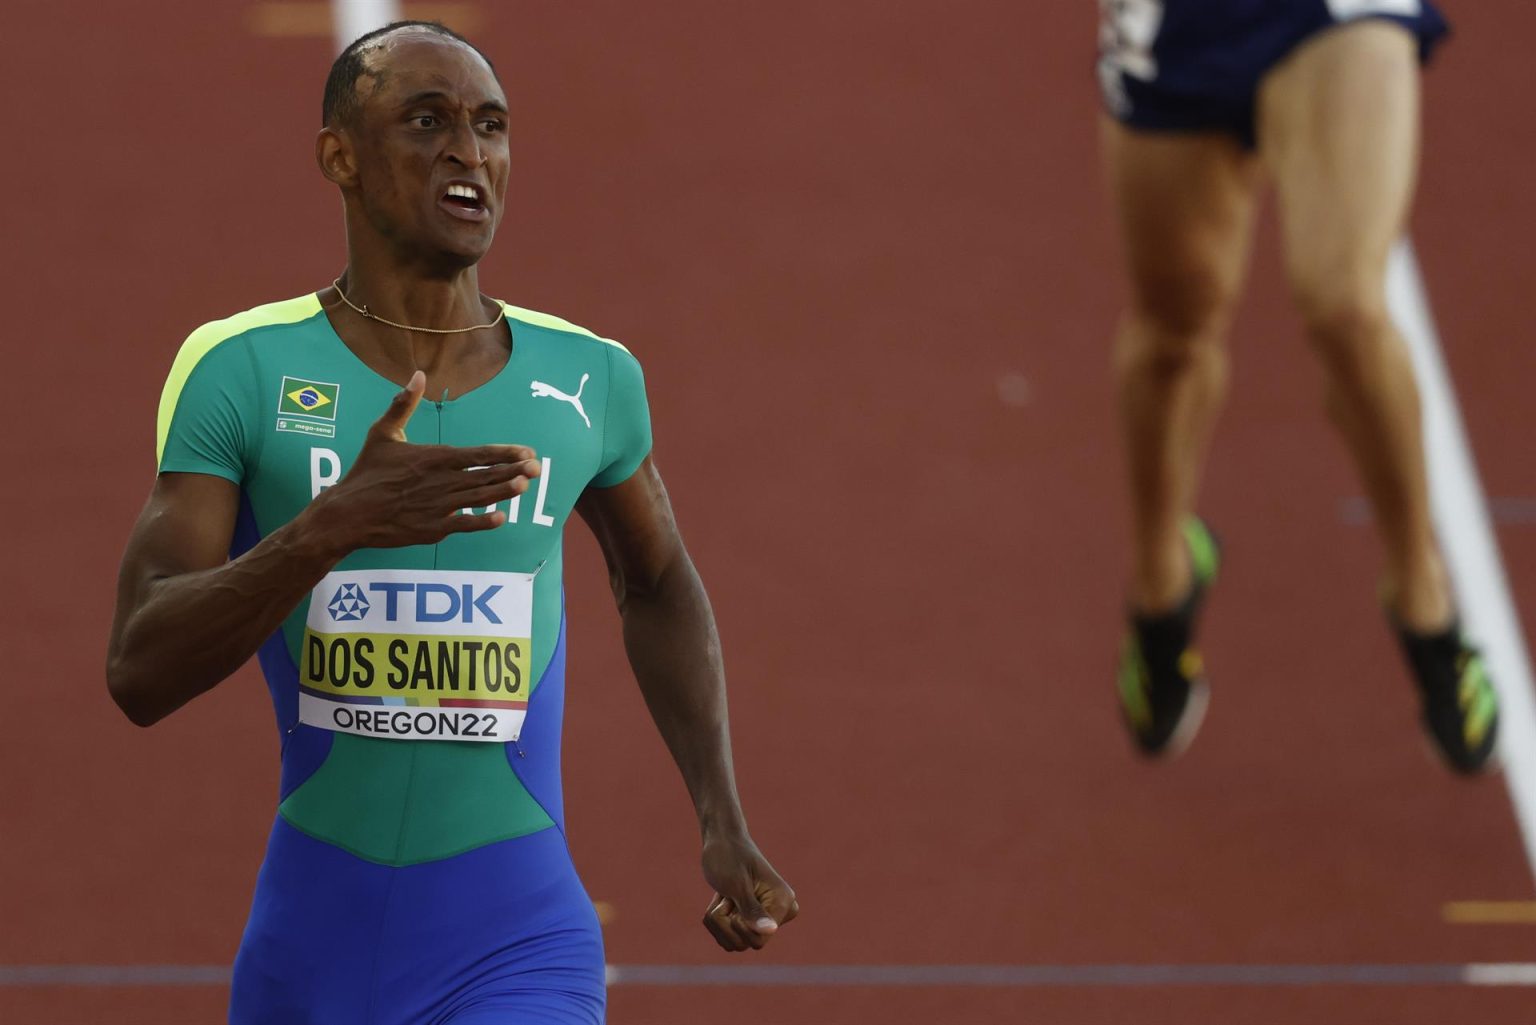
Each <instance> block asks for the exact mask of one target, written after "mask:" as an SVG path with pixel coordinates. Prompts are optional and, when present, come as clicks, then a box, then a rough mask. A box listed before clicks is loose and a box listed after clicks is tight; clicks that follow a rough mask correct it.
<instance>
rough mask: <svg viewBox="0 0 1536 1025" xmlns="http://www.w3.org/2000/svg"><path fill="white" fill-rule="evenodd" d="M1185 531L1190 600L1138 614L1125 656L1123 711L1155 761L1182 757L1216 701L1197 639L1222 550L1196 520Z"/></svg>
mask: <svg viewBox="0 0 1536 1025" xmlns="http://www.w3.org/2000/svg"><path fill="white" fill-rule="evenodd" d="M1183 530H1184V543H1185V544H1186V545H1187V546H1188V547H1189V559H1190V567H1191V569H1192V571H1193V573H1194V582H1193V584H1192V585H1191V587H1190V589H1189V595H1188V597H1186V598H1185V599H1184V600H1183V601H1182V602H1180V603H1179V606H1178V607H1177V608H1175V609H1173V610H1172V611H1169V612H1165V613H1161V614H1159V615H1156V616H1143V615H1138V614H1136V613H1135V612H1132V613H1131V615H1130V629H1129V630H1128V631H1127V632H1126V637H1125V645H1124V648H1123V649H1122V651H1121V654H1120V671H1119V673H1118V679H1117V682H1118V684H1119V689H1120V710H1121V711H1122V712H1123V713H1124V715H1125V722H1126V725H1127V726H1129V727H1130V730H1131V736H1132V737H1133V738H1134V739H1135V741H1136V746H1137V747H1138V748H1140V749H1141V751H1142V753H1143V754H1146V755H1152V756H1161V757H1172V756H1174V755H1177V754H1180V753H1182V752H1183V751H1184V749H1185V748H1186V747H1188V746H1189V742H1190V741H1191V740H1194V739H1195V733H1196V732H1198V731H1199V729H1200V722H1201V720H1203V719H1204V718H1205V706H1206V705H1207V704H1208V703H1209V700H1210V690H1209V688H1208V687H1207V686H1206V682H1205V665H1204V663H1203V661H1202V660H1201V658H1200V652H1199V651H1198V650H1196V648H1195V646H1194V634H1195V623H1196V620H1197V619H1198V617H1199V614H1200V606H1201V604H1202V603H1203V602H1204V601H1205V592H1206V590H1207V589H1208V588H1209V587H1210V585H1211V582H1212V581H1214V580H1215V579H1216V573H1217V571H1218V569H1219V568H1220V566H1221V545H1220V543H1219V542H1218V541H1217V539H1216V536H1215V535H1214V534H1212V533H1211V531H1210V530H1209V529H1208V528H1207V527H1206V525H1205V524H1204V523H1203V522H1201V521H1200V520H1199V519H1197V518H1196V517H1193V516H1191V517H1189V518H1188V519H1187V520H1185V521H1184V526H1183Z"/></svg>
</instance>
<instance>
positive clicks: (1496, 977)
mask: <svg viewBox="0 0 1536 1025" xmlns="http://www.w3.org/2000/svg"><path fill="white" fill-rule="evenodd" d="M607 981H608V985H610V986H650V987H662V988H668V989H670V988H693V987H700V986H731V987H738V986H762V987H792V988H796V989H803V988H807V987H845V986H855V987H869V988H878V989H886V988H899V989H907V988H913V987H939V988H945V987H951V988H952V987H963V988H994V989H1045V988H1061V987H1071V988H1077V987H1092V988H1096V989H1097V988H1104V987H1111V986H1112V987H1127V986H1140V987H1167V986H1244V987H1256V988H1277V987H1288V986H1305V987H1315V986H1536V964H1531V963H1529V962H1514V963H1507V964H1497V963H1495V964H1456V963H1453V964H1411V963H1410V964H1401V963H1400V964H1359V963H1335V964H1055V965H1052V964H864V965H859V964H838V965H828V964H786V965H743V964H712V965H705V964H670V965H668V964H650V965H646V964H638V965H637V964H631V965H609V966H608V967H607ZM229 982H230V970H229V967H228V966H227V965H176V964H169V965H91V964H55V965H0V989H23V988H36V987H62V986H68V987H106V988H118V987H151V988H162V987H185V986H194V987H197V986H227V985H229Z"/></svg>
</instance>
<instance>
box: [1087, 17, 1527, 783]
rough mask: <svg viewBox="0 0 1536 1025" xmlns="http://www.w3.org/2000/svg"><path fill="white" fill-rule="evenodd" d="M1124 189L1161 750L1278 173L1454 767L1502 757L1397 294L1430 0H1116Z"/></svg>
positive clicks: (1131, 394)
mask: <svg viewBox="0 0 1536 1025" xmlns="http://www.w3.org/2000/svg"><path fill="white" fill-rule="evenodd" d="M1100 13H1101V29H1100V37H1099V38H1100V60H1099V77H1100V82H1101V85H1102V87H1103V94H1104V101H1105V105H1106V107H1107V108H1108V112H1109V114H1110V115H1111V116H1110V117H1106V118H1105V119H1104V122H1103V131H1102V138H1103V149H1104V154H1105V159H1106V163H1107V167H1108V172H1109V182H1110V189H1111V192H1112V193H1113V196H1114V199H1115V202H1116V206H1117V207H1118V212H1119V217H1120V226H1121V231H1122V233H1123V235H1124V238H1125V242H1126V252H1127V259H1128V263H1129V267H1130V277H1131V307H1130V309H1129V311H1128V312H1127V313H1126V315H1125V317H1124V318H1123V320H1122V322H1121V325H1120V330H1119V337H1118V339H1117V349H1116V373H1117V377H1118V388H1119V405H1120V415H1121V425H1122V428H1123V430H1124V436H1125V445H1126V449H1127V452H1128V455H1129V462H1130V471H1131V472H1130V477H1131V498H1132V512H1133V521H1134V528H1135V530H1134V551H1135V562H1134V565H1133V568H1132V574H1131V594H1130V603H1131V616H1130V629H1129V631H1128V636H1127V639H1126V642H1125V646H1124V649H1123V653H1122V658H1121V665H1120V672H1119V689H1120V698H1121V703H1122V707H1123V710H1124V712H1125V715H1126V719H1127V722H1128V724H1129V725H1130V728H1131V731H1132V734H1133V736H1134V737H1135V740H1136V742H1137V743H1138V745H1139V746H1140V747H1141V748H1142V750H1144V751H1146V752H1148V753H1150V754H1167V753H1176V752H1177V751H1179V750H1181V749H1182V748H1183V746H1184V745H1185V744H1187V743H1188V741H1189V739H1190V738H1191V737H1192V736H1193V734H1194V732H1195V730H1196V729H1197V728H1198V726H1199V721H1200V716H1201V714H1202V712H1203V710H1204V704H1205V697H1206V685H1205V681H1204V679H1203V675H1202V674H1203V670H1202V667H1201V660H1200V658H1199V656H1198V654H1197V653H1196V651H1195V649H1194V647H1193V638H1194V629H1195V624H1196V617H1197V614H1198V612H1199V610H1200V605H1201V601H1202V599H1203V597H1204V594H1205V590H1206V587H1207V585H1208V584H1209V583H1210V582H1211V580H1212V579H1213V578H1214V576H1215V575H1216V571H1217V564H1218V561H1219V552H1218V548H1217V545H1216V543H1215V540H1214V539H1213V537H1212V536H1211V534H1210V532H1209V531H1208V530H1207V529H1206V527H1205V525H1204V524H1203V523H1202V522H1201V521H1200V520H1198V519H1197V518H1195V516H1194V505H1195V495H1196V490H1197V483H1198V479H1199V471H1200V467H1201V463H1202V460H1203V458H1204V455H1205V449H1206V442H1207V439H1208V437H1209V434H1210V430H1211V427H1212V425H1213V423H1214V421H1215V417H1216V413H1217V409H1218V407H1219V406H1220V403H1221V399H1222V395H1223V392H1224V390H1225V382H1226V360H1227V356H1226V351H1225V334H1226V331H1227V327H1228V324H1229V323H1230V321H1231V317H1232V311H1233V308H1234V306H1235V305H1236V303H1237V299H1238V294H1239V291H1240V287H1241V283H1242V276H1243V271H1244V267H1245V264H1246V261H1247V255H1248V248H1249V238H1250V234H1251V228H1252V223H1253V214H1254V208H1255V205H1256V199H1257V195H1258V191H1259V183H1260V178H1261V176H1262V175H1264V174H1267V175H1268V177H1269V178H1271V179H1272V180H1273V181H1274V185H1275V190H1276V192H1277V194H1278V196H1279V203H1280V227H1281V232H1282V237H1283V242H1284V248H1285V254H1284V255H1285V267H1286V272H1287V274H1288V276H1289V279H1290V284H1291V290H1292V293H1293V295H1294V297H1295V301H1296V304H1297V307H1298V308H1299V310H1300V312H1301V314H1302V317H1303V319H1304V321H1305V324H1306V330H1307V335H1308V338H1309V339H1310V340H1311V342H1312V348H1313V350H1314V352H1315V353H1316V354H1317V357H1318V358H1319V360H1320V361H1321V363H1322V366H1323V369H1324V372H1325V374H1326V377H1327V384H1328V410H1329V413H1330V414H1331V416H1332V418H1333V421H1334V423H1335V424H1336V425H1337V427H1338V429H1339V431H1340V433H1341V434H1342V435H1343V437H1344V441H1345V444H1346V445H1347V446H1348V448H1349V451H1350V454H1351V455H1352V456H1353V458H1354V461H1355V464H1356V467H1357V468H1358V470H1359V472H1360V476H1361V479H1362V481H1363V483H1364V485H1365V489H1366V491H1367V493H1368V494H1369V496H1370V500H1371V505H1372V508H1373V510H1374V511H1375V521H1376V524H1377V529H1378V531H1379V533H1380V536H1381V539H1382V542H1383V544H1384V546H1385V549H1386V556H1387V568H1386V574H1385V577H1384V579H1383V582H1382V595H1383V598H1384V601H1385V603H1386V609H1387V613H1388V616H1389V618H1390V619H1391V622H1392V624H1393V626H1394V629H1395V630H1396V632H1397V634H1398V636H1399V639H1400V641H1401V644H1402V647H1403V650H1404V653H1405V655H1406V657H1407V662H1408V665H1409V667H1410V669H1411V671H1412V674H1413V676H1414V679H1415V680H1416V682H1417V684H1418V688H1419V691H1420V696H1421V698H1422V700H1423V710H1424V720H1425V724H1426V726H1427V728H1428V730H1429V733H1430V736H1431V737H1432V738H1433V739H1434V741H1435V744H1436V746H1437V747H1438V749H1439V750H1440V752H1441V754H1442V755H1443V756H1444V757H1445V759H1446V761H1447V762H1448V763H1449V764H1450V766H1451V767H1452V768H1454V769H1456V770H1458V771H1462V772H1476V771H1478V770H1480V769H1482V768H1484V767H1485V766H1486V765H1487V764H1488V761H1489V757H1490V755H1491V753H1492V751H1493V745H1494V739H1495V736H1496V734H1497V730H1498V705H1497V700H1496V698H1495V696H1494V691H1493V688H1492V686H1491V684H1490V683H1489V681H1488V677H1487V674H1486V672H1485V671H1484V668H1483V664H1482V660H1481V659H1480V658H1479V657H1478V655H1477V653H1476V652H1475V651H1474V650H1472V649H1471V648H1470V647H1468V646H1467V644H1466V642H1465V641H1464V640H1463V639H1462V636H1461V632H1460V629H1459V625H1458V622H1457V616H1456V610H1455V608H1454V605H1453V603H1452V598H1451V593H1450V589H1449V586H1448V582H1447V577H1446V572H1445V569H1444V565H1443V562H1442V560H1441V557H1440V553H1439V551H1438V549H1437V547H1436V543H1435V538H1434V533H1433V527H1432V524H1431V522H1430V512H1429V497H1428V489H1427V485H1426V481H1425V471H1424V453H1423V448H1422V443H1421V440H1420V426H1419V405H1418V393H1417V391H1416V389H1415V385H1414V379H1413V369H1412V366H1411V364H1410V362H1409V357H1408V353H1407V350H1406V348H1405V347H1404V345H1403V342H1402V340H1401V338H1399V336H1398V335H1397V332H1396V331H1395V329H1394V328H1393V326H1392V321H1391V319H1390V317H1389V316H1388V313H1387V309H1386V295H1385V292H1386V289H1385V279H1386V264H1387V256H1388V252H1389V250H1390V248H1391V246H1392V244H1393V243H1394V241H1395V240H1396V239H1397V237H1398V235H1399V233H1400V232H1401V230H1402V227H1403V222H1404V220H1405V218H1406V215H1407V210H1408V205H1409V202H1410V200H1411V197H1412V193H1413V184H1414V176H1415V169H1416V166H1417V161H1418V122H1419V93H1418V90H1419V64H1420V62H1421V61H1422V60H1424V59H1426V58H1427V57H1428V55H1429V52H1430V50H1431V49H1432V48H1433V46H1434V45H1435V43H1436V42H1437V41H1438V40H1439V39H1440V38H1441V37H1442V36H1443V35H1444V33H1445V31H1446V26H1445V23H1444V21H1443V20H1442V19H1441V17H1440V15H1439V13H1438V12H1437V11H1436V10H1435V9H1434V7H1433V6H1432V5H1431V4H1430V3H1428V2H1427V0H1100Z"/></svg>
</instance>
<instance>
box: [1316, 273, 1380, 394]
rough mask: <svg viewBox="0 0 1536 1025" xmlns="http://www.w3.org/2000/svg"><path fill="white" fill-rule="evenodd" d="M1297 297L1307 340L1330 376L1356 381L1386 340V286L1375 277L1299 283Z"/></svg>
mask: <svg viewBox="0 0 1536 1025" xmlns="http://www.w3.org/2000/svg"><path fill="white" fill-rule="evenodd" d="M1295 296H1296V305H1297V309H1298V312H1300V314H1301V318H1302V323H1303V324H1304V325H1305V327H1306V332H1307V339H1308V341H1309V342H1311V345H1312V349H1313V351H1314V352H1316V353H1317V356H1318V358H1319V359H1320V360H1321V361H1322V363H1323V368H1324V370H1325V371H1326V372H1327V373H1328V374H1329V375H1330V376H1331V377H1334V378H1342V379H1344V380H1345V381H1347V380H1349V379H1352V378H1354V377H1357V376H1358V375H1359V372H1360V370H1361V368H1362V366H1364V365H1365V364H1367V363H1369V362H1371V361H1373V360H1374V359H1375V354H1376V353H1377V352H1378V351H1379V350H1380V348H1381V346H1382V345H1383V344H1385V343H1386V342H1387V340H1388V339H1389V337H1390V334H1391V324H1392V319H1391V315H1390V314H1389V313H1388V311H1387V297H1386V288H1385V286H1384V285H1383V284H1382V282H1381V281H1380V279H1378V278H1371V279H1368V280H1364V281H1358V282H1351V281H1350V280H1349V279H1348V278H1344V279H1341V280H1335V281H1330V282H1326V283H1317V284H1303V285H1300V286H1298V287H1296V288H1295Z"/></svg>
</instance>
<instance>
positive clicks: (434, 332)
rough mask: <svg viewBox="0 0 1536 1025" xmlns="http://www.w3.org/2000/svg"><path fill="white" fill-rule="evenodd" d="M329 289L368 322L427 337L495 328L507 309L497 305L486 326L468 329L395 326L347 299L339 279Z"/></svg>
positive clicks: (391, 321) (366, 307) (392, 322)
mask: <svg viewBox="0 0 1536 1025" xmlns="http://www.w3.org/2000/svg"><path fill="white" fill-rule="evenodd" d="M331 287H332V288H334V289H336V294H337V295H339V296H341V301H342V302H344V303H346V304H347V305H348V306H350V307H352V309H354V310H356V311H357V312H358V314H359V315H360V316H363V317H366V318H368V319H369V320H376V321H378V322H379V323H380V324H388V325H389V326H390V327H397V328H399V329H400V330H402V331H420V332H422V333H423V334H429V335H458V334H463V333H464V332H465V331H484V330H485V329H486V328H488V327H495V326H496V325H497V324H499V323H501V318H503V317H505V316H506V315H507V308H506V307H505V306H503V305H501V304H500V303H497V304H496V311H497V312H496V316H494V317H492V318H491V320H490V323H488V324H472V325H470V326H469V327H412V326H411V325H409V324H396V323H395V322H394V321H393V320H385V319H384V318H383V317H381V316H379V315H378V314H377V313H370V312H368V304H367V303H364V304H363V305H361V306H359V305H357V304H356V303H355V302H353V301H352V300H351V299H348V298H347V293H345V292H343V291H342V290H341V279H340V278H337V279H336V280H335V281H332V282H331Z"/></svg>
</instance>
